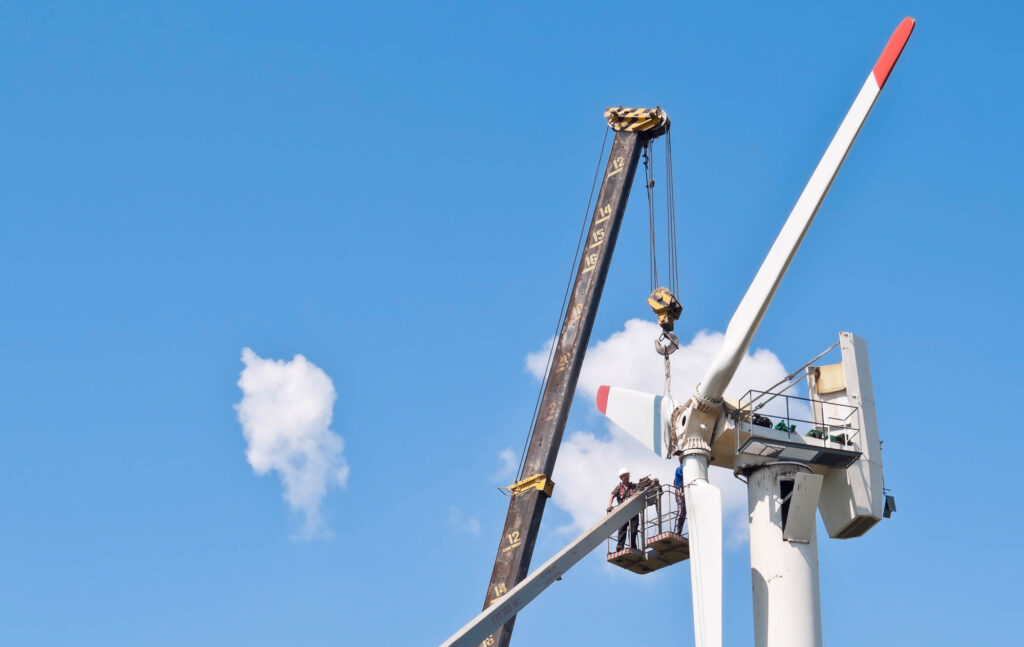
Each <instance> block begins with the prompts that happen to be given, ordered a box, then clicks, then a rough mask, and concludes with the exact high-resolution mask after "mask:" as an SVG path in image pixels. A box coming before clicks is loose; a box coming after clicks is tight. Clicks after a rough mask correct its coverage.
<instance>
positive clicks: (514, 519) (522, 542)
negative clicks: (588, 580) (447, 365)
mask: <svg viewBox="0 0 1024 647" xmlns="http://www.w3.org/2000/svg"><path fill="white" fill-rule="evenodd" d="M605 119H607V120H608V125H609V126H610V127H611V128H612V130H614V131H615V139H614V140H613V142H612V149H611V153H610V154H609V156H608V163H607V165H606V167H605V172H604V176H603V177H602V180H601V190H600V192H599V193H598V198H597V207H596V209H595V210H594V215H593V217H592V219H591V221H590V229H589V231H588V232H587V237H586V240H585V242H584V245H583V252H582V258H581V259H580V264H579V267H578V268H577V270H576V280H575V282H574V283H573V287H572V292H571V294H570V298H569V303H568V305H567V307H566V310H565V318H564V319H563V321H562V326H561V329H560V330H561V332H560V333H559V335H558V340H557V341H556V345H555V349H554V355H553V359H552V362H551V366H550V367H548V375H547V380H546V382H545V386H544V391H543V394H542V396H541V403H540V409H539V410H538V413H537V418H536V420H534V423H533V430H532V431H531V434H530V442H529V446H528V448H527V451H526V457H525V459H524V462H523V471H522V472H521V475H520V481H519V482H518V483H516V484H515V485H513V486H512V487H511V490H512V498H511V500H510V501H509V506H508V515H507V516H506V518H505V527H504V529H503V530H502V533H501V541H500V542H499V544H498V554H497V557H495V559H494V570H493V571H492V573H491V581H490V584H489V585H488V587H487V596H486V598H485V601H484V609H486V608H487V607H488V606H490V605H491V603H493V602H494V600H496V599H497V598H499V597H501V596H502V595H505V594H506V593H508V592H509V591H510V590H511V589H512V588H513V587H515V585H516V584H518V583H519V582H520V581H522V580H523V578H525V577H526V574H527V572H528V571H529V569H530V559H531V558H532V557H533V548H534V545H535V544H536V541H537V532H538V530H539V529H540V521H541V516H542V515H543V514H544V505H545V503H546V502H547V499H548V497H550V496H551V488H552V482H551V473H552V472H553V471H554V468H555V459H556V458H557V457H558V448H559V445H561V442H562V434H563V432H564V431H565V422H566V419H567V418H568V415H569V408H570V406H571V405H572V397H573V393H574V392H575V390H576V382H577V380H578V379H579V376H580V367H581V366H582V364H583V356H584V354H585V353H586V349H587V343H588V342H589V341H590V333H591V330H592V329H593V326H594V318H595V315H596V314H597V306H598V303H599V302H600V300H601V292H602V290H603V289H604V282H605V278H606V277H607V276H608V266H609V264H610V263H611V257H612V251H613V249H614V247H615V240H616V238H617V237H618V234H619V226H620V225H621V223H622V215H623V213H624V211H625V209H626V201H627V200H628V199H629V190H630V187H631V186H632V184H633V178H634V176H635V174H636V169H637V165H638V162H639V160H640V153H641V152H642V150H643V147H644V145H645V144H646V143H647V142H649V141H650V140H652V139H654V138H656V137H659V136H661V135H662V134H664V133H666V132H667V131H668V129H669V126H670V122H669V118H668V115H666V114H665V112H664V111H663V110H661V109H660V108H654V109H643V108H641V109H632V108H623V107H621V106H620V107H618V108H609V109H608V110H606V111H605ZM514 623H515V617H512V618H510V619H509V620H508V622H506V623H505V624H504V625H503V626H502V627H501V628H499V629H498V630H496V631H495V632H494V633H492V634H490V635H489V636H487V637H486V638H485V639H484V640H483V642H482V643H481V645H483V646H484V647H508V644H509V641H510V640H511V636H512V627H513V624H514Z"/></svg>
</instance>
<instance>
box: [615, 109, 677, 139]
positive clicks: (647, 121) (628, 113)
mask: <svg viewBox="0 0 1024 647" xmlns="http://www.w3.org/2000/svg"><path fill="white" fill-rule="evenodd" d="M604 118H605V119H607V120H608V126H609V127H611V129H612V130H614V131H622V130H625V131H628V132H637V133H641V132H642V133H648V134H650V135H651V137H657V136H658V135H660V134H662V133H663V132H665V131H666V130H668V127H669V119H668V115H667V114H665V111H664V110H662V109H661V107H660V106H658V107H655V108H623V107H622V106H619V107H618V108H608V109H607V110H605V111H604ZM650 131H655V132H650Z"/></svg>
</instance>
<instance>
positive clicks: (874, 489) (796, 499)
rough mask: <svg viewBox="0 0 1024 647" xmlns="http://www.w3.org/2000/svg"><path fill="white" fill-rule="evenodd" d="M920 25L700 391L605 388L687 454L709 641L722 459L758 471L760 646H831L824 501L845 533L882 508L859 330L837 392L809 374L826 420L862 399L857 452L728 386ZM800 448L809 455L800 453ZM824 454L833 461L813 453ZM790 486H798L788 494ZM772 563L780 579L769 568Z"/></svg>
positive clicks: (893, 48)
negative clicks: (756, 417)
mask: <svg viewBox="0 0 1024 647" xmlns="http://www.w3.org/2000/svg"><path fill="white" fill-rule="evenodd" d="M914 24H915V22H914V19H913V18H906V19H904V20H903V22H902V23H900V25H899V27H898V28H897V29H896V31H895V32H894V33H893V35H892V37H891V38H890V39H889V42H888V44H887V45H886V47H885V49H884V50H883V52H882V55H881V56H880V57H879V59H878V61H877V63H876V64H875V66H874V67H873V68H872V70H871V73H870V74H869V75H868V78H867V80H865V82H864V85H863V86H862V87H861V89H860V92H859V93H858V94H857V98H856V99H855V100H854V102H853V106H852V107H851V108H850V110H849V112H848V113H847V114H846V117H845V118H844V119H843V121H842V123H841V124H840V126H839V130H838V131H837V132H836V134H835V136H834V137H833V138H832V142H831V143H830V144H829V146H828V148H827V149H826V150H825V154H824V155H823V156H822V158H821V161H820V162H819V163H818V166H817V168H815V170H814V173H813V174H812V175H811V179H810V181H809V182H808V183H807V186H806V187H805V188H804V190H803V192H802V193H801V195H800V198H799V199H798V200H797V202H796V205H795V206H794V207H793V210H792V212H791V213H790V214H789V217H788V218H787V219H786V223H785V225H784V226H783V227H782V231H781V232H780V233H779V235H778V238H776V240H775V243H774V244H773V245H772V247H771V249H770V250H769V252H768V255H767V256H766V257H765V259H764V262H763V263H762V264H761V267H760V269H759V270H758V272H757V275H756V276H755V277H754V280H753V282H752V283H751V284H750V287H749V288H748V289H747V292H746V294H745V295H744V297H743V300H742V301H741V302H740V304H739V307H738V308H737V309H736V312H735V313H734V314H733V316H732V319H731V320H730V322H729V326H728V328H727V329H726V332H725V338H724V341H723V344H722V347H721V349H720V350H719V352H718V354H717V355H716V356H715V358H714V359H713V360H712V362H711V364H710V366H708V368H707V370H706V371H705V373H704V376H703V379H701V381H700V382H699V383H698V384H697V385H696V386H695V388H694V391H693V395H692V396H691V397H690V398H689V399H688V400H687V401H686V402H684V403H683V404H682V405H679V406H676V405H675V403H674V402H672V401H671V400H670V399H669V398H662V397H661V396H657V395H653V394H647V393H640V392H638V391H632V390H628V389H621V388H616V387H607V386H603V387H601V388H600V389H599V391H598V397H597V401H598V408H599V409H600V410H601V412H602V413H604V414H605V415H606V416H608V418H610V419H611V420H612V421H613V422H615V423H616V424H618V425H619V426H620V427H622V428H623V429H624V430H625V431H626V432H628V433H629V434H630V435H632V436H634V437H635V438H637V439H638V440H640V442H642V443H643V444H644V445H646V446H647V447H648V448H650V449H652V450H653V451H655V452H656V453H658V454H659V455H661V456H663V457H665V458H670V457H672V456H674V455H681V456H682V457H683V460H682V468H683V490H684V496H685V499H686V509H687V514H688V521H689V524H690V537H689V541H690V564H691V566H690V569H691V570H690V572H691V587H692V592H693V626H694V635H695V639H696V644H697V645H698V647H719V646H720V645H721V644H722V495H721V492H720V491H719V489H718V488H717V487H715V486H714V485H712V484H711V483H710V482H709V481H708V465H709V462H710V461H711V460H712V458H713V457H714V459H716V462H717V463H718V464H719V465H721V466H723V467H730V468H733V469H735V470H736V471H737V473H742V474H745V475H746V476H747V479H748V481H747V486H748V503H749V507H750V512H751V516H750V519H751V538H750V543H751V546H750V551H751V570H752V574H753V575H752V576H753V577H754V580H755V581H754V607H755V608H754V617H755V623H754V624H755V626H754V631H755V639H756V640H755V643H756V644H757V645H759V646H773V647H774V646H775V645H778V646H780V647H781V646H782V645H785V646H787V647H792V646H802V645H815V646H817V645H821V605H820V595H819V592H818V573H817V538H816V536H815V529H814V511H815V508H817V507H819V506H820V507H821V508H822V516H823V519H824V520H825V523H826V526H827V527H828V529H829V534H830V535H832V536H834V537H851V536H859V535H860V534H863V533H864V532H866V531H867V530H868V529H869V528H870V527H871V526H873V525H874V523H875V522H877V521H878V519H880V518H881V514H882V508H881V505H882V504H881V500H882V496H883V495H882V489H881V487H882V486H881V456H880V449H881V447H880V443H879V441H878V435H877V425H876V423H875V420H874V398H873V395H872V394H871V387H870V373H869V370H868V367H867V350H866V346H865V345H864V343H863V342H862V341H860V340H859V339H858V338H857V337H855V336H853V335H851V334H849V333H842V335H841V337H840V345H842V353H843V362H842V363H841V364H840V365H839V366H840V368H838V369H836V368H834V367H833V369H832V370H830V371H826V373H834V374H836V375H838V376H839V377H837V378H836V380H835V386H834V387H831V388H832V390H829V389H827V388H819V387H822V384H823V383H821V382H820V377H821V373H820V372H817V373H813V374H811V375H810V377H809V382H810V383H811V384H812V396H813V395H815V394H817V396H818V398H817V399H816V400H814V402H816V403H817V404H819V405H820V407H819V409H816V411H815V420H816V422H817V423H818V424H820V425H827V424H828V421H827V420H825V418H826V415H825V413H824V411H825V407H826V406H831V407H836V406H852V407H854V408H856V409H857V418H858V423H859V425H860V427H859V430H860V432H861V433H860V436H859V437H858V442H857V444H855V445H853V447H854V448H855V449H856V450H857V451H856V452H854V451H853V450H851V449H848V448H846V447H845V445H846V444H847V442H848V441H847V440H846V438H845V437H843V439H842V444H843V445H844V447H838V448H837V447H832V445H833V444H834V443H833V442H832V441H831V440H830V437H829V436H827V435H826V437H825V439H824V440H821V439H816V438H803V437H796V438H793V437H792V435H789V432H788V431H787V432H786V433H785V434H781V436H782V437H779V436H780V434H776V435H774V436H773V434H770V433H767V432H764V431H762V430H759V429H755V428H754V426H753V425H752V424H751V416H752V414H753V407H750V408H748V409H746V410H744V409H743V408H738V407H732V406H729V405H727V404H726V402H725V400H724V394H725V390H726V388H727V387H728V386H729V383H730V381H731V380H732V378H733V375H734V374H735V373H736V369H737V368H738V367H739V364H740V360H741V359H742V358H743V356H744V354H745V353H746V352H747V350H748V348H749V346H750V343H751V340H752V339H753V337H754V333H755V332H756V331H757V327H758V325H759V324H760V323H761V319H762V318H763V317H764V314H765V312H766V311H767V309H768V304H769V303H771V299H772V297H773V296H774V294H775V291H776V290H777V289H778V287H779V283H780V282H781V280H782V277H783V276H784V275H785V273H786V269H787V268H788V267H789V264H790V263H791V262H792V260H793V257H794V255H795V254H796V250H797V248H798V247H799V246H800V242H801V241H802V240H803V238H804V235H805V234H806V233H807V230H808V228H809V227H810V225H811V222H812V221H813V220H814V217H815V215H816V214H817V212H818V208H819V207H820V206H821V203H822V201H823V200H824V198H825V195H826V194H827V193H828V189H829V187H830V186H831V185H832V181H833V180H834V179H835V177H836V174H837V173H838V172H839V168H840V167H841V166H842V163H843V161H844V160H845V159H846V155H847V153H848V152H849V150H850V147H851V146H852V145H853V142H854V140H855V139H856V137H857V134H858V133H859V132H860V129H861V127H862V126H863V124H864V121H865V119H867V116H868V114H869V113H870V111H871V108H872V107H873V106H874V103H875V100H876V99H877V98H878V95H879V93H880V92H881V89H882V87H884V85H885V82H886V80H887V79H888V77H889V73H890V72H891V71H892V68H893V66H894V65H895V64H896V61H897V60H898V58H899V56H900V54H901V52H902V51H903V48H904V46H905V45H906V43H907V40H908V39H909V38H910V34H911V32H912V31H913V29H914ZM812 399H813V398H812ZM819 411H820V413H819ZM755 437H758V438H761V440H764V442H761V443H760V445H765V443H767V444H768V445H770V447H769V450H767V451H766V452H765V453H763V454H760V455H758V456H754V455H753V454H751V452H750V451H747V450H749V449H750V448H751V444H750V443H751V442H752V439H754V438H755ZM765 439H767V440H765ZM744 441H746V442H744ZM759 442H760V441H759ZM741 443H743V444H742V445H741ZM772 443H775V444H774V445H772ZM760 445H759V446H760ZM792 445H803V446H805V447H804V448H802V449H801V448H800V447H796V448H794V447H792ZM713 446H714V447H715V448H716V449H715V451H713ZM797 450H801V451H803V452H804V453H803V454H800V453H799V452H798V451H797ZM787 451H789V454H787ZM808 452H810V453H808ZM844 452H846V454H844ZM853 454H856V456H855V457H853ZM793 456H803V457H804V458H806V459H807V460H801V459H799V458H797V459H796V460H792V457H793ZM818 456H822V457H824V458H821V461H823V462H824V463H828V462H829V461H831V463H832V465H823V464H819V463H815V462H814V460H813V459H812V458H808V457H818ZM851 458H852V460H848V459H851ZM844 463H848V464H844ZM784 482H785V483H787V484H788V486H784V485H783V483H784ZM780 488H787V489H789V492H788V493H785V494H783V493H782V491H781V490H780ZM823 488H824V492H823ZM787 503H788V504H789V505H788V506H786V505H785V504H787ZM787 513H788V514H787ZM808 519H809V520H810V522H809V526H808ZM787 530H788V532H787ZM772 573H774V574H775V575H778V576H779V577H773V576H771V575H769V576H768V577H766V576H765V574H772ZM759 577H760V578H761V580H762V581H761V582H759V581H758V578H759Z"/></svg>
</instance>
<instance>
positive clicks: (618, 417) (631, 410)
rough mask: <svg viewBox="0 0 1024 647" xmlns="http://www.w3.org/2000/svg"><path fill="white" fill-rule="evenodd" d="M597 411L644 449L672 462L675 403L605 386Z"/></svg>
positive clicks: (649, 394)
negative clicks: (670, 432) (670, 435)
mask: <svg viewBox="0 0 1024 647" xmlns="http://www.w3.org/2000/svg"><path fill="white" fill-rule="evenodd" d="M597 408H598V410H600V411H601V413H603V414H604V415H606V416H607V417H608V419H609V420H611V421H612V422H614V423H615V424H616V425H618V426H619V427H621V428H622V430H623V431H625V432H626V433H628V434H629V435H630V436H632V437H633V438H636V439H637V440H638V441H640V443H641V444H642V445H643V446H644V447H646V448H647V449H649V450H651V451H652V452H654V453H655V454H657V455H658V456H661V457H662V458H668V452H669V450H670V449H671V448H670V447H669V442H668V424H669V417H670V416H671V415H672V402H671V400H666V399H665V398H664V397H663V396H660V395H654V394H653V393H644V392H643V391H634V390H632V389H623V388H620V387H617V386H602V387H601V388H599V389H598V390H597Z"/></svg>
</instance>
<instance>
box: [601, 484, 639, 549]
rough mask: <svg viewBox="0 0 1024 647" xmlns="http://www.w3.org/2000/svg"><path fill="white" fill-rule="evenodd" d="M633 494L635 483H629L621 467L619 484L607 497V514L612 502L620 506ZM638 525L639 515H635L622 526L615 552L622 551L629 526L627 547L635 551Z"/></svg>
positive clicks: (610, 509) (634, 492)
mask: <svg viewBox="0 0 1024 647" xmlns="http://www.w3.org/2000/svg"><path fill="white" fill-rule="evenodd" d="M634 494H636V483H631V482H630V480H629V470H628V469H626V468H625V467H623V468H622V469H620V470H619V484H618V485H616V486H615V489H614V490H612V495H611V496H610V497H608V508H607V512H611V511H612V501H615V502H616V503H619V504H621V503H622V502H623V501H625V500H626V499H628V498H629V497H631V496H633V495H634ZM639 525H640V515H636V516H635V517H633V518H632V519H630V520H629V522H628V523H624V524H622V527H621V528H619V537H618V545H617V546H616V548H615V551H616V552H618V551H620V550H622V548H623V546H625V545H626V526H629V545H630V547H631V548H633V549H634V550H637V545H636V533H637V527H638V526H639Z"/></svg>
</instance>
